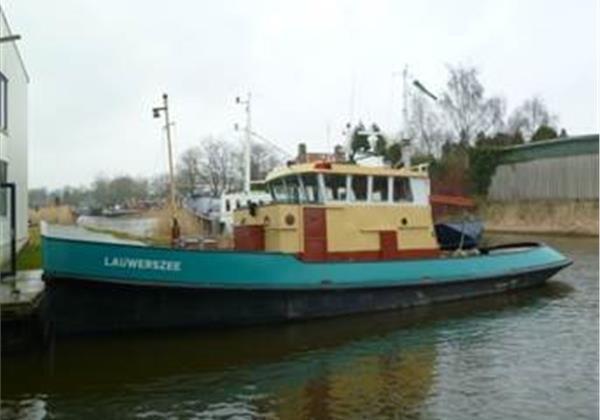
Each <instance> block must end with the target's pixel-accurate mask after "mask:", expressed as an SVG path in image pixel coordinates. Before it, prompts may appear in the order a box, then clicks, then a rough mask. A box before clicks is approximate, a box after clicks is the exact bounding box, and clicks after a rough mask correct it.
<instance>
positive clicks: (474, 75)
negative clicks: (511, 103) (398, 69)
mask: <svg viewBox="0 0 600 420" xmlns="http://www.w3.org/2000/svg"><path fill="white" fill-rule="evenodd" d="M448 71H449V78H448V82H447V90H446V92H445V93H444V94H443V96H442V99H441V102H440V104H441V106H442V109H443V110H444V112H445V114H446V116H447V117H448V120H449V122H450V124H451V126H452V128H453V130H454V133H455V136H456V138H458V140H459V141H460V142H461V143H471V142H472V141H474V139H475V136H476V135H477V133H480V132H483V133H486V134H487V133H490V132H493V131H497V130H499V129H501V128H502V125H503V116H504V112H505V108H506V106H505V103H504V100H503V99H502V98H499V97H491V98H486V97H485V95H484V88H483V85H482V84H481V82H480V81H479V78H478V71H477V69H475V68H472V67H471V68H467V67H461V66H457V67H449V68H448Z"/></svg>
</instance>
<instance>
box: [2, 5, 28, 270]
mask: <svg viewBox="0 0 600 420" xmlns="http://www.w3.org/2000/svg"><path fill="white" fill-rule="evenodd" d="M12 35H13V33H12V32H11V30H10V27H9V26H8V21H7V19H6V16H5V15H4V11H3V10H2V8H0V183H5V182H9V183H15V184H16V203H15V204H16V241H17V250H18V249H20V248H21V247H22V246H23V245H24V244H25V243H26V242H27V238H28V232H27V210H28V201H27V189H28V187H27V87H28V84H29V76H28V75H27V70H26V69H25V65H24V63H23V59H22V57H21V54H20V53H19V49H18V46H17V43H18V42H20V41H18V40H12V39H11V36H12ZM0 193H1V195H0V262H5V261H6V260H7V259H8V258H9V257H10V220H9V217H10V213H11V206H12V205H13V203H10V202H9V198H8V194H7V193H6V191H5V190H4V189H2V190H1V191H0Z"/></svg>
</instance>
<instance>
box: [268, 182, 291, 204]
mask: <svg viewBox="0 0 600 420" xmlns="http://www.w3.org/2000/svg"><path fill="white" fill-rule="evenodd" d="M269 190H270V192H271V197H272V198H273V202H274V203H287V202H288V191H287V188H286V186H285V182H284V180H283V178H278V179H275V180H273V181H271V182H270V183H269Z"/></svg>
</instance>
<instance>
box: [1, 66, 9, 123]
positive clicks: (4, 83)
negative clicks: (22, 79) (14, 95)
mask: <svg viewBox="0 0 600 420" xmlns="http://www.w3.org/2000/svg"><path fill="white" fill-rule="evenodd" d="M6 129H8V79H7V78H6V76H5V75H4V74H2V73H1V72H0V130H6Z"/></svg>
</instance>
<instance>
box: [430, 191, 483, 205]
mask: <svg viewBox="0 0 600 420" xmlns="http://www.w3.org/2000/svg"><path fill="white" fill-rule="evenodd" d="M429 202H430V203H431V204H444V205H447V206H457V207H475V201H474V200H473V199H471V198H469V197H462V196H459V195H456V196H454V195H440V194H434V195H430V196H429Z"/></svg>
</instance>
